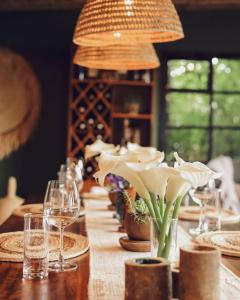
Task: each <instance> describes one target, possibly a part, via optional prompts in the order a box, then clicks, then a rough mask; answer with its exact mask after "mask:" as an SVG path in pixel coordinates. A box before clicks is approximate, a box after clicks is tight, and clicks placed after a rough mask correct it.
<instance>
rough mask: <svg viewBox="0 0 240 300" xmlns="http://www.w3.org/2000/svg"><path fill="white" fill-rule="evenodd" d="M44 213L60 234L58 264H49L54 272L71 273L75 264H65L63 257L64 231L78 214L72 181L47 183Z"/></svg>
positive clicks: (78, 206)
mask: <svg viewBox="0 0 240 300" xmlns="http://www.w3.org/2000/svg"><path fill="white" fill-rule="evenodd" d="M44 212H45V213H46V215H47V220H48V223H49V225H52V226H54V227H57V228H58V230H59V233H60V253H59V260H58V262H53V263H50V264H49V270H50V271H55V272H63V271H72V270H76V269H77V264H75V263H70V262H65V261H64V257H63V246H64V241H63V237H64V229H65V228H66V227H67V226H69V225H71V224H72V223H74V221H75V220H76V219H77V218H78V216H79V213H80V197H79V193H78V191H77V187H76V183H75V182H74V181H67V180H66V181H58V180H51V181H49V182H48V185H47V190H46V195H45V199H44Z"/></svg>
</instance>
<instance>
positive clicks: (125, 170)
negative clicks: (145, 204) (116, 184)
mask: <svg viewBox="0 0 240 300" xmlns="http://www.w3.org/2000/svg"><path fill="white" fill-rule="evenodd" d="M112 173H113V174H115V175H118V176H121V177H123V178H124V179H125V180H127V181H128V182H130V183H131V185H132V186H133V187H134V188H135V190H136V192H137V193H138V195H139V196H140V197H142V198H143V199H145V200H148V201H150V195H149V191H148V189H147V188H146V186H145V184H144V182H143V181H142V179H141V177H140V176H139V174H138V172H135V171H134V170H132V169H131V168H129V167H128V163H126V162H121V163H119V164H118V165H117V166H116V168H115V169H114V170H113V172H112Z"/></svg>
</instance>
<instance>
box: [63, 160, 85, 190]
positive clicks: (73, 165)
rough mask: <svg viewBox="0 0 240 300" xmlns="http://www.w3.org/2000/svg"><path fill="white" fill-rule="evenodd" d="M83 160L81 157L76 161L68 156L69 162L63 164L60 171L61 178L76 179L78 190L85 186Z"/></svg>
mask: <svg viewBox="0 0 240 300" xmlns="http://www.w3.org/2000/svg"><path fill="white" fill-rule="evenodd" d="M83 172H84V167H83V161H82V160H81V159H79V160H77V161H74V160H73V159H71V158H67V163H66V164H62V165H61V167H60V170H59V172H58V178H59V180H74V181H75V182H76V185H77V188H78V192H79V193H80V191H81V190H82V188H83Z"/></svg>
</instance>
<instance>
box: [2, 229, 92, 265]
mask: <svg viewBox="0 0 240 300" xmlns="http://www.w3.org/2000/svg"><path fill="white" fill-rule="evenodd" d="M59 247H60V244H59V233H58V232H51V234H50V257H49V260H50V261H54V260H58V257H59ZM88 248H89V242H88V238H87V237H85V236H82V235H79V234H75V233H71V232H65V233H64V258H65V259H69V258H73V257H76V256H79V255H82V254H83V253H85V252H86V251H87V250H88ZM0 261H9V262H22V261H23V231H16V232H7V233H2V234H0Z"/></svg>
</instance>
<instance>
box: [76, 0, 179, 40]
mask: <svg viewBox="0 0 240 300" xmlns="http://www.w3.org/2000/svg"><path fill="white" fill-rule="evenodd" d="M183 37H184V34H183V29H182V25H181V22H180V19H179V16H178V14H177V12H176V10H175V7H174V5H173V3H172V2H171V0H87V2H86V4H85V5H84V7H83V10H82V12H81V14H80V16H79V18H78V21H77V24H76V27H75V33H74V37H73V42H74V43H75V44H77V45H85V46H102V45H112V44H129V43H158V42H170V41H175V40H178V39H181V38H183Z"/></svg>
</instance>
